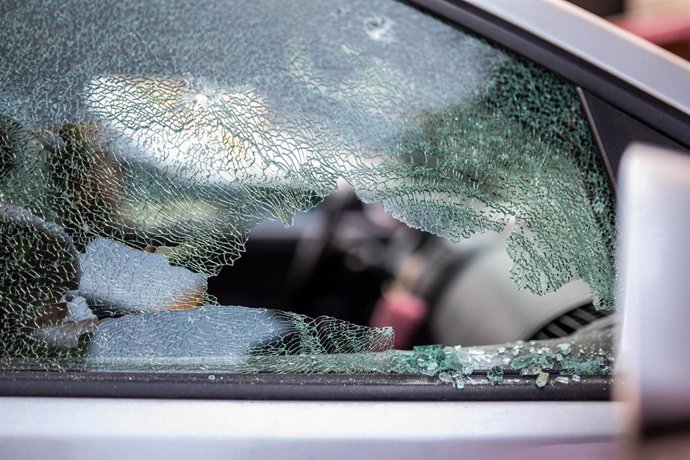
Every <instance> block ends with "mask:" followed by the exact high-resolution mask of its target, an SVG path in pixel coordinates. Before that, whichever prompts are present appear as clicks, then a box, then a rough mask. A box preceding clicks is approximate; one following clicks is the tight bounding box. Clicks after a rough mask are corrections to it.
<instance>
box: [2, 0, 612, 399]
mask: <svg viewBox="0 0 690 460" xmlns="http://www.w3.org/2000/svg"><path fill="white" fill-rule="evenodd" d="M0 10H1V11H2V13H3V14H2V16H1V17H0V26H1V28H2V30H3V31H4V38H3V40H2V41H1V42H0V55H2V56H3V59H2V60H1V61H0V239H1V240H2V247H3V248H4V250H3V251H2V254H1V255H0V266H1V267H2V270H1V271H0V286H1V288H0V289H1V290H0V343H2V347H1V350H2V351H1V352H0V353H1V355H0V356H1V359H0V365H2V367H4V368H13V369H14V368H36V367H39V368H47V369H71V368H78V369H92V368H100V369H142V368H143V369H167V370H170V369H190V368H191V369H213V368H217V369H225V370H230V371H232V372H381V373H422V374H425V375H432V376H437V377H438V378H440V379H441V380H442V381H444V382H449V383H453V384H455V385H458V386H461V385H462V382H463V378H464V377H463V376H467V375H469V374H471V373H472V372H473V371H475V370H477V369H485V370H486V371H487V374H486V375H487V378H488V379H489V381H490V382H491V383H500V382H502V380H503V379H504V370H508V369H512V370H514V371H517V372H519V373H524V374H526V375H535V376H537V381H536V383H537V385H540V386H543V384H546V382H547V381H548V377H549V375H548V374H547V375H546V376H544V375H542V374H543V373H544V372H543V371H544V370H548V369H559V370H561V371H563V373H564V376H562V377H563V379H565V380H563V379H562V381H571V380H572V381H575V380H576V378H577V376H578V375H579V374H592V373H595V374H596V373H607V372H609V365H610V360H611V359H612V357H611V356H610V355H607V354H606V352H605V351H602V352H601V354H599V351H601V346H602V345H601V343H604V342H605V338H601V337H598V338H596V340H594V342H595V345H592V346H591V347H590V348H591V349H590V348H587V347H580V348H578V349H573V350H572V351H571V350H570V348H569V347H570V345H569V342H567V341H566V342H563V341H557V342H554V343H550V342H549V343H545V344H543V345H540V344H530V343H527V342H526V343H521V342H516V343H511V344H508V345H505V346H500V347H493V348H488V349H482V348H480V349H472V350H467V349H465V348H453V347H443V346H436V345H430V346H427V347H421V348H419V347H418V348H417V349H415V350H412V351H402V350H394V347H393V344H394V341H393V330H392V329H390V328H371V327H367V326H365V325H358V324H351V323H349V322H346V321H343V320H339V319H336V318H331V317H327V316H320V317H316V318H309V317H307V316H305V315H302V314H298V313H294V312H290V305H284V306H283V309H284V311H279V310H275V309H264V308H260V307H262V305H245V306H233V305H220V304H219V302H218V300H217V299H216V298H215V297H214V296H213V295H211V294H210V293H209V290H208V284H209V282H210V280H212V279H213V277H214V276H216V275H218V273H219V272H220V270H221V269H222V268H223V267H226V268H227V267H228V266H231V265H233V263H234V262H235V261H236V260H238V259H239V258H240V257H241V256H242V254H243V252H244V249H245V242H246V241H247V238H248V234H249V231H250V230H251V229H252V228H253V227H255V226H256V225H257V224H258V223H260V222H262V221H265V220H278V221H280V222H282V223H283V224H284V225H286V226H289V225H291V223H292V222H293V217H294V216H295V214H296V213H299V212H302V211H307V210H309V209H310V208H312V207H314V206H316V205H317V204H318V203H319V202H320V201H322V200H323V199H324V198H326V197H328V196H329V195H331V194H333V193H334V192H335V191H336V190H337V188H338V185H337V184H338V183H339V181H344V182H345V183H347V184H348V186H349V187H351V188H352V189H353V190H354V193H355V194H356V196H357V197H358V198H359V200H361V201H362V202H365V203H379V204H381V205H382V206H383V208H384V209H385V210H386V211H387V212H388V213H389V214H390V215H392V216H393V217H395V218H396V219H398V220H399V221H401V222H403V223H405V224H407V225H408V226H409V227H412V228H416V229H420V230H423V231H425V232H428V233H431V234H433V235H436V236H439V237H443V238H446V239H448V240H450V241H454V242H457V241H461V240H463V239H466V238H469V237H471V236H472V235H474V234H478V233H483V232H508V237H507V252H508V255H509V257H510V259H511V260H512V268H511V269H510V276H511V278H512V279H513V280H514V282H515V285H516V290H517V289H524V290H529V291H531V292H533V293H536V294H539V295H544V294H547V293H550V292H554V291H556V290H557V289H559V288H560V287H562V286H564V285H566V284H567V283H569V282H571V281H573V280H576V279H581V280H583V281H584V282H586V283H587V285H588V286H589V289H590V293H591V298H592V302H593V304H594V306H595V307H596V308H597V309H600V310H608V309H611V308H612V307H613V294H612V286H613V250H612V248H613V238H614V226H613V219H614V218H613V210H612V208H613V205H612V202H613V198H612V194H611V191H610V186H609V183H608V181H607V177H606V176H605V174H604V170H603V167H602V165H601V163H600V161H599V154H598V152H597V151H596V148H595V146H594V143H593V141H592V138H591V135H590V132H589V130H588V126H587V124H586V120H585V117H584V116H583V112H582V109H581V107H580V103H579V100H578V98H577V94H576V91H575V88H574V86H573V85H571V84H569V83H568V82H566V81H565V80H563V79H561V78H560V77H557V76H555V75H554V74H551V73H549V72H548V71H546V70H544V69H542V68H540V67H538V66H536V65H534V64H532V63H530V62H528V61H526V60H524V59H522V58H520V57H518V56H516V55H514V54H512V53H510V52H507V51H505V50H503V49H501V48H498V47H496V46H495V45H493V44H491V43H488V42H487V41H485V40H483V39H481V38H478V37H476V36H474V35H472V34H470V33H467V32H465V31H463V30H460V29H458V28H455V27H453V26H450V25H448V24H446V23H444V22H441V21H439V20H437V19H436V18H433V17H431V16H428V15H425V14H423V13H421V12H420V11H418V10H415V9H414V8H412V7H410V6H408V5H405V4H403V3H398V2H395V1H376V2H370V1H363V0H350V1H330V2H314V1H311V0H290V1H275V0H262V1H255V2H213V1H209V2H203V3H202V4H200V5H198V4H196V3H195V2H186V1H179V0H167V1H165V2H136V1H123V2H108V3H104V2H88V1H84V2H82V1H78V0H69V1H65V2H61V4H60V7H59V8H56V7H55V5H53V3H52V2H39V1H26V2H6V3H4V4H3V5H2V6H1V7H0ZM257 276H260V274H257ZM267 288H270V287H267ZM447 345H455V344H447ZM558 378H561V377H558ZM545 379H547V380H545ZM565 383H567V382H565Z"/></svg>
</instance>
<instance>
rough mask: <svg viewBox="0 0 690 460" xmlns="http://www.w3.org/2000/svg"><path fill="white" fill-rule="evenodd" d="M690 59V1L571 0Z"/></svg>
mask: <svg viewBox="0 0 690 460" xmlns="http://www.w3.org/2000/svg"><path fill="white" fill-rule="evenodd" d="M569 1H570V2H571V3H574V4H576V5H578V6H580V7H582V8H585V9H587V10H589V11H591V12H592V13H594V14H597V15H599V16H603V17H605V18H606V19H608V20H609V21H611V22H613V23H614V24H616V25H618V26H619V27H621V28H623V29H625V30H628V31H629V32H632V33H634V34H636V35H639V36H640V37H642V38H644V39H646V40H649V41H651V42H653V43H656V44H657V45H659V46H661V47H662V48H665V49H667V50H668V51H670V52H672V53H674V54H677V55H678V56H681V57H683V58H685V59H688V60H690V0H569Z"/></svg>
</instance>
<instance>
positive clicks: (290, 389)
mask: <svg viewBox="0 0 690 460" xmlns="http://www.w3.org/2000/svg"><path fill="white" fill-rule="evenodd" d="M555 377H556V375H554V376H552V379H551V381H550V382H549V384H547V385H546V386H545V387H544V388H537V387H536V386H535V384H534V380H535V377H534V376H509V375H507V376H506V382H505V383H504V384H501V385H491V384H490V383H489V382H488V380H487V379H486V376H484V375H479V374H478V375H472V376H470V379H471V382H470V381H468V382H467V383H466V384H465V387H464V388H463V389H457V388H455V387H454V386H453V385H452V384H446V383H441V382H440V381H439V380H438V379H437V378H432V377H428V378H427V377H421V376H419V377H418V376H405V375H337V374H325V375H303V374H256V375H237V374H184V373H170V374H160V373H117V372H36V371H27V372H6V373H0V395H2V396H49V397H79V398H94V397H96V398H101V397H119V398H157V399H168V398H178V399H179V398H182V399H238V400H243V399H261V400H321V401H355V400H356V401H592V400H595V401H606V400H609V399H610V396H611V393H610V386H611V381H610V378H609V377H595V376H582V377H581V379H582V381H581V382H579V383H573V382H571V383H568V384H565V383H555V382H554V381H553V378H555Z"/></svg>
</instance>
